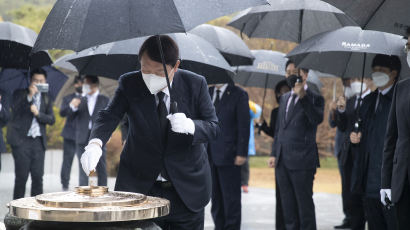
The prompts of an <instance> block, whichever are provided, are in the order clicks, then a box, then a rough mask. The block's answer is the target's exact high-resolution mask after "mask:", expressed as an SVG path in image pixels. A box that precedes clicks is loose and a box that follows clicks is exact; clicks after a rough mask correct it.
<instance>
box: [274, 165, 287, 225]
mask: <svg viewBox="0 0 410 230" xmlns="http://www.w3.org/2000/svg"><path fill="white" fill-rule="evenodd" d="M277 178H278V176H277V173H276V170H275V187H276V188H275V194H276V216H275V217H276V218H275V219H276V220H275V226H276V230H285V229H286V228H285V219H284V218H283V209H282V202H281V198H280V189H279V185H278V179H277Z"/></svg>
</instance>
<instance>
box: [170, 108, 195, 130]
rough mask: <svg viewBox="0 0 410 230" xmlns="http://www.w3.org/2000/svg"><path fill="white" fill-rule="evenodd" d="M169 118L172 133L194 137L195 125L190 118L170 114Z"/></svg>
mask: <svg viewBox="0 0 410 230" xmlns="http://www.w3.org/2000/svg"><path fill="white" fill-rule="evenodd" d="M167 118H168V120H169V121H170V123H171V129H172V131H174V132H176V133H184V134H191V135H194V132H195V123H194V121H192V120H191V119H190V118H187V117H186V116H185V114H184V113H174V114H170V115H168V116H167Z"/></svg>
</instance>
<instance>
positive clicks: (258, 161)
mask: <svg viewBox="0 0 410 230" xmlns="http://www.w3.org/2000/svg"><path fill="white" fill-rule="evenodd" d="M268 159H269V157H268V156H251V157H250V158H249V167H251V168H267V167H268V163H267V162H268ZM320 167H321V168H335V169H337V160H336V158H334V157H321V158H320Z"/></svg>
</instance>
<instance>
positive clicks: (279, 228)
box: [260, 60, 295, 230]
mask: <svg viewBox="0 0 410 230" xmlns="http://www.w3.org/2000/svg"><path fill="white" fill-rule="evenodd" d="M294 68H295V64H294V63H293V62H291V61H290V60H289V61H288V62H287V63H286V75H287V76H288V75H289V76H290V75H291V72H292V71H293V69H294ZM289 91H290V87H289V86H288V84H287V82H286V80H283V81H280V82H279V83H278V84H277V85H276V87H275V97H276V102H277V103H278V105H279V103H280V98H281V96H282V95H283V94H285V93H287V92H289ZM278 111H279V106H278V107H276V108H274V109H273V110H272V112H271V115H270V122H269V125H268V124H267V123H266V121H263V123H262V125H261V126H260V130H261V131H263V132H265V133H266V134H267V135H268V136H270V137H272V138H274V135H275V124H276V119H277V117H278ZM275 174H276V171H275ZM275 195H276V212H275V227H276V230H284V229H285V221H284V219H283V210H282V204H281V202H280V200H281V198H280V191H279V186H278V180H277V176H276V175H275Z"/></svg>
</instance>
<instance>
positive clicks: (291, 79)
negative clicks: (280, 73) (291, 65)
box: [286, 74, 302, 89]
mask: <svg viewBox="0 0 410 230" xmlns="http://www.w3.org/2000/svg"><path fill="white" fill-rule="evenodd" d="M296 82H302V77H301V76H297V75H294V74H293V75H290V76H289V77H287V78H286V83H288V86H289V87H290V88H291V89H293V87H295V84H296Z"/></svg>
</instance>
